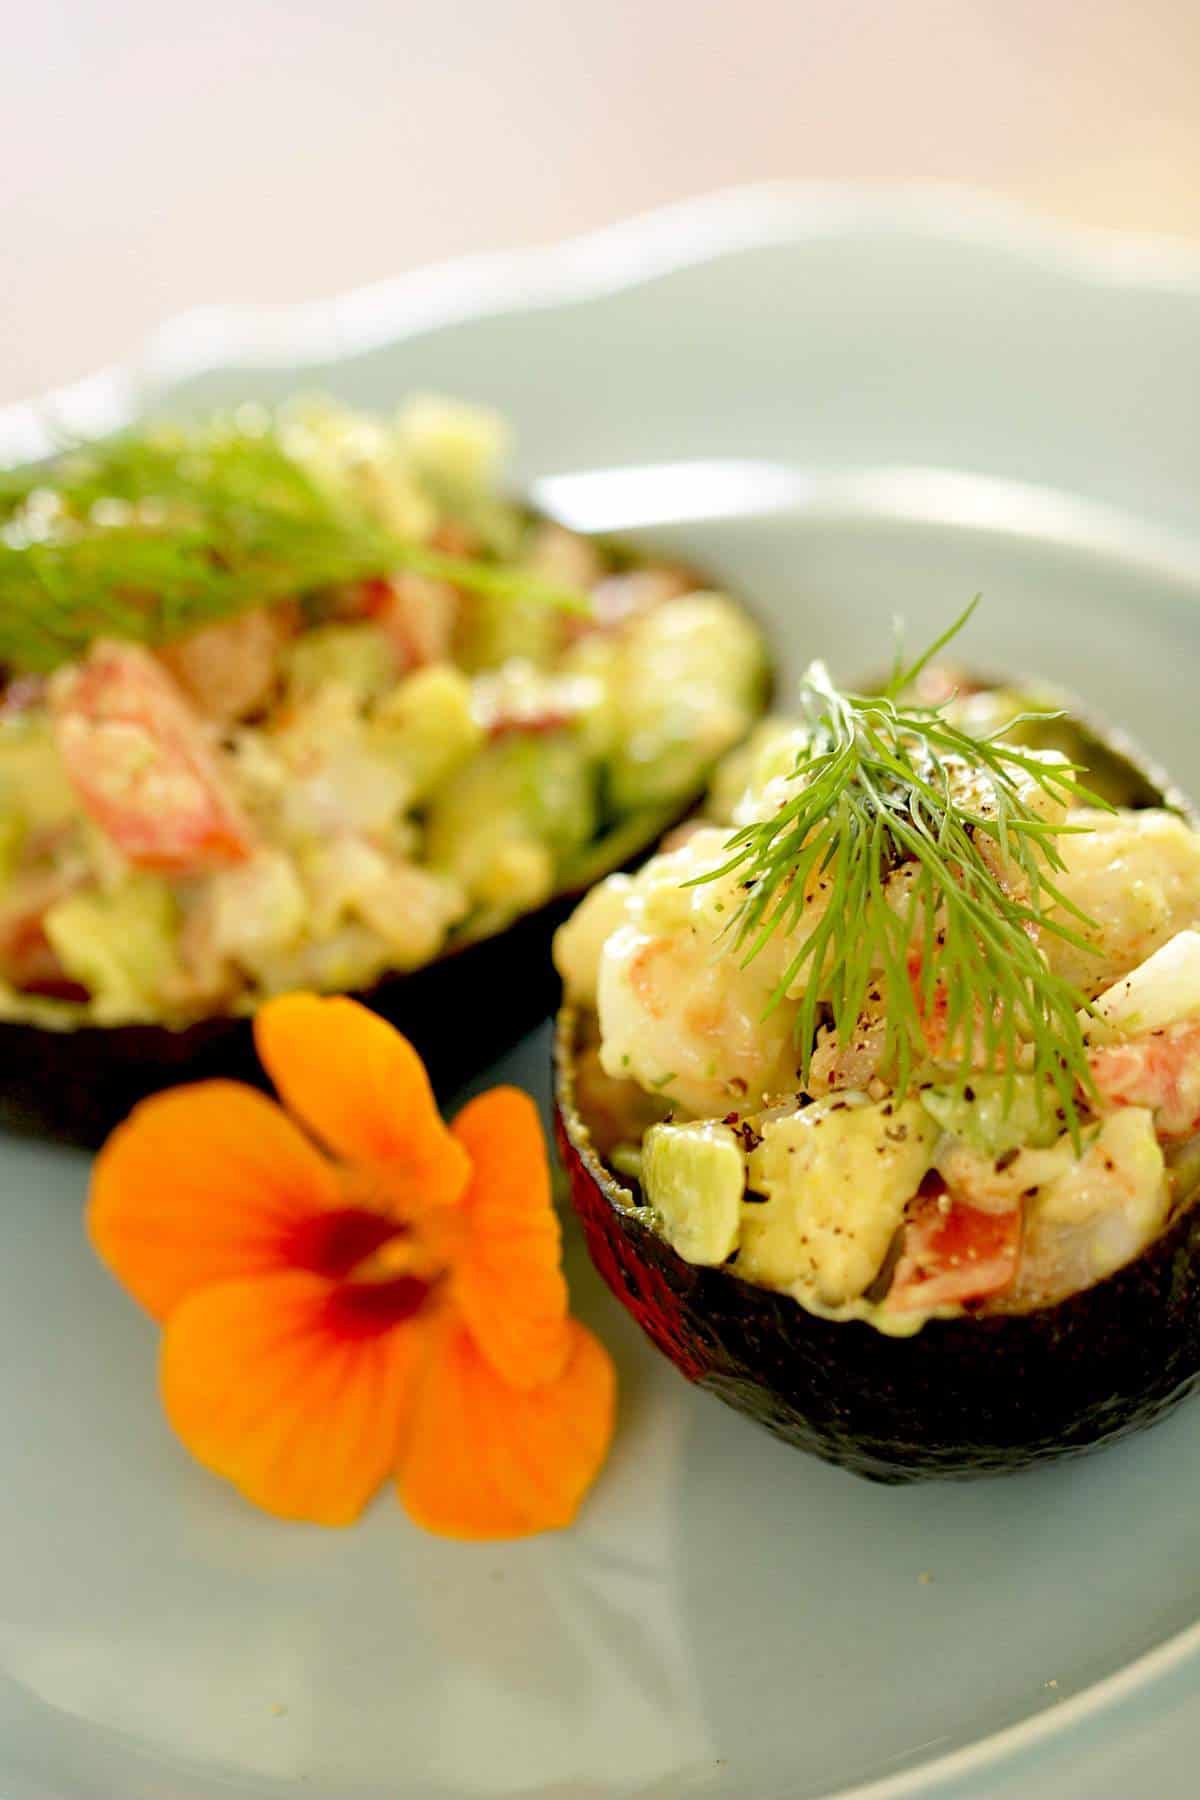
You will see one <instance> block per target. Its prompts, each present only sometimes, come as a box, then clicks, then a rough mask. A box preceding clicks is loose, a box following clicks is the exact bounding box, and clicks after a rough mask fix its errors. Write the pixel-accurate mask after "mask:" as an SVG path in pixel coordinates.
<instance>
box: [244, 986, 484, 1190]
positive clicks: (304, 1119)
mask: <svg viewBox="0 0 1200 1800" xmlns="http://www.w3.org/2000/svg"><path fill="white" fill-rule="evenodd" d="M254 1036H255V1042H256V1043H257V1045H258V1054H259V1056H260V1058H261V1059H262V1063H263V1066H264V1068H265V1069H266V1071H267V1073H268V1075H269V1076H270V1077H271V1080H272V1081H273V1082H274V1083H275V1086H276V1088H277V1089H278V1091H279V1095H280V1098H281V1099H282V1100H283V1102H284V1104H285V1106H287V1107H288V1108H290V1110H291V1111H292V1112H294V1113H295V1114H296V1116H297V1118H298V1119H300V1121H301V1123H302V1124H304V1125H305V1126H307V1128H308V1129H309V1130H310V1131H311V1132H313V1134H314V1135H315V1136H316V1137H318V1138H320V1139H321V1140H322V1142H323V1143H325V1144H327V1145H328V1146H329V1148H330V1149H331V1150H333V1151H335V1152H336V1154H337V1155H338V1156H340V1157H342V1158H343V1159H344V1160H345V1161H346V1162H349V1163H363V1164H368V1165H371V1166H374V1167H383V1168H385V1172H386V1175H387V1186H388V1190H389V1192H391V1193H392V1194H393V1196H394V1197H395V1198H397V1199H399V1200H400V1201H401V1202H402V1203H403V1204H404V1206H405V1208H406V1209H412V1208H419V1207H421V1206H437V1205H445V1204H447V1203H449V1202H453V1201H455V1200H457V1199H458V1198H459V1197H460V1195H461V1194H462V1191H463V1189H464V1188H465V1186H466V1184H467V1177H468V1175H469V1173H470V1166H469V1164H468V1161H467V1157H466V1153H465V1152H464V1150H463V1149H462V1147H461V1145H459V1144H457V1143H456V1142H455V1141H454V1139H453V1138H452V1137H451V1135H450V1133H449V1132H448V1131H447V1130H446V1127H445V1126H444V1125H443V1123H442V1121H441V1118H440V1116H439V1114H438V1110H437V1103H436V1101H435V1100H434V1097H433V1090H432V1088H431V1087H430V1085H429V1077H428V1076H427V1075H426V1073H425V1066H424V1064H423V1063H422V1061H421V1059H420V1057H419V1056H418V1055H417V1053H416V1051H415V1050H414V1049H413V1047H412V1045H411V1044H410V1043H409V1042H408V1039H407V1038H404V1037H402V1036H401V1035H400V1033H399V1032H398V1031H396V1030H395V1029H394V1027H393V1026H391V1025H389V1024H388V1023H387V1021H386V1020H384V1019H381V1018H379V1017H378V1016H377V1015H376V1014H375V1013H373V1012H370V1011H369V1010H368V1009H367V1008H366V1007H365V1006H360V1005H359V1004H358V1002H357V1001H354V1000H346V999H342V998H334V999H321V998H319V997H318V996H317V995H315V994H285V995H283V996H281V997H280V998H279V999H277V1000H268V1002H267V1003H266V1005H265V1006H263V1007H262V1008H261V1009H260V1011H259V1013H258V1016H257V1018H256V1019H255V1022H254Z"/></svg>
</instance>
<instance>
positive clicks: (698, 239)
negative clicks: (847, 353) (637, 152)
mask: <svg viewBox="0 0 1200 1800" xmlns="http://www.w3.org/2000/svg"><path fill="white" fill-rule="evenodd" d="M870 230H875V231H887V232H889V233H891V234H894V235H897V236H909V237H913V238H917V239H919V240H922V241H934V242H941V243H951V244H959V245H962V246H964V247H968V248H974V249H977V250H980V251H983V252H988V253H992V254H995V255H1000V256H1004V257H1008V258H1015V259H1018V260H1020V261H1022V262H1024V263H1025V264H1026V265H1027V266H1028V267H1030V268H1039V269H1042V270H1046V271H1049V272H1051V273H1054V274H1056V275H1058V276H1059V277H1060V278H1062V279H1067V280H1071V281H1074V282H1076V283H1079V284H1082V285H1084V286H1092V287H1104V288H1113V287H1116V288H1119V289H1127V290H1129V291H1130V292H1133V293H1137V292H1151V291H1158V292H1163V291H1170V292H1172V293H1177V294H1180V295H1182V296H1183V297H1184V298H1190V299H1192V300H1194V301H1195V302H1196V304H1197V305H1198V306H1200V247H1197V246H1195V245H1193V244H1190V243H1188V242H1187V241H1184V240H1182V239H1177V238H1171V237H1167V236H1162V235H1150V234H1143V233H1136V232H1124V231H1113V230H1108V229H1104V228H1100V227H1095V226H1090V225H1078V224H1069V223H1066V222H1063V221H1061V220H1058V219H1054V218H1051V217H1048V216H1046V215H1044V214H1042V213H1039V212H1037V211H1034V210H1032V209H1031V208H1029V207H1026V206H1024V205H1022V204H1020V203H1018V202H1015V201H1013V200H1011V199H1006V198H1002V197H1000V196H998V195H996V194H992V193H988V192H985V191H982V190H980V189H976V188H970V187H963V186H959V185H956V184H953V183H890V184H889V183H878V184H875V183H853V182H839V181H768V182H757V183H751V184H749V185H738V186H733V187H726V188H721V189H718V190H717V191H715V192H712V193H707V194H702V195H699V196H697V197H694V198H691V199H686V200H682V201H678V202H675V203H673V204H670V205H666V206H661V207H656V208H653V209H651V210H649V211H646V212H642V213H639V214H637V215H635V216H634V217H632V218H628V219H624V220H621V221H619V222H617V223H616V224H612V225H607V226H603V227H601V228H600V229H598V230H592V231H587V232H584V233H581V234H579V235H577V236H573V237H569V238H564V239H561V240H559V241H557V242H552V243H549V244H545V245H535V246H532V247H526V248H522V249H516V250H501V251H489V252H486V253H484V254H481V255H473V256H471V255H469V256H462V257H455V258H451V259H449V260H447V261H444V262H439V263H433V264H428V265H425V266H422V267H419V268H416V269H412V270H409V271H406V272H405V273H403V274H400V275H397V276H393V277H389V278H387V279H385V280H383V281H379V282H374V283H371V284H369V285H366V286H362V287H357V288H352V289H347V290H345V291H343V292H341V293H336V294H333V295H331V296H328V297H326V298H323V299H317V300H311V301H302V302H298V303H284V304H272V305H244V304H236V305H220V304H217V305H205V306H200V307H195V308H190V309H188V310H186V311H184V312H181V313H179V314H177V315H175V316H174V317H172V318H170V319H168V320H167V321H166V322H165V323H163V324H162V325H160V326H159V327H158V328H157V329H156V330H154V331H153V332H152V333H150V334H149V336H148V337H147V338H146V339H145V340H144V342H143V344H142V347H141V348H140V349H139V350H138V351H136V352H134V353H133V354H132V355H131V356H129V357H128V358H126V359H124V360H122V361H119V362H115V363H112V364H109V365H107V366H106V367H103V368H100V369H98V370H96V371H94V372H93V373H92V374H90V375H86V376H84V377H82V378H81V379H79V380H76V381H73V382H71V383H69V384H66V385H64V386H62V387H58V388H55V389H52V390H50V391H48V392H46V393H44V394H42V395H40V396H38V397H36V398H33V399H30V400H23V401H16V402H13V403H9V404H7V405H4V406H0V468H2V467H6V466H12V465H15V464H18V463H21V462H27V461H34V460H36V459H38V458H40V457H44V456H46V455H48V454H50V453H52V452H53V451H54V450H55V449H56V448H58V447H60V446H61V445H62V443H63V442H64V441H71V440H76V441H78V440H81V439H87V438H89V437H94V436H100V435H103V434H106V433H109V432H112V431H115V430H120V429H121V428H123V427H124V426H126V425H128V424H129V423H131V422H132V421H133V420H134V419H135V418H136V417H137V416H138V415H139V413H141V412H143V411H144V410H145V409H146V408H147V406H150V405H153V404H154V403H155V402H156V401H157V400H158V399H159V398H160V397H162V396H164V395H167V394H169V391H170V390H171V389H172V388H173V387H174V386H176V385H177V384H180V383H182V382H184V381H187V380H190V379H193V378H195V377H197V376H200V375H203V374H206V373H208V372H211V371H214V370H217V369H246V370H254V369H274V370H282V369H287V368H296V369H303V368H305V367H308V366H314V365H317V364H321V363H336V362H338V361H343V360H349V359H350V358H353V357H356V356H359V355H363V354H365V353H367V352H369V351H370V350H372V349H377V348H382V347H384V346H386V345H387V344H389V343H392V342H397V341H400V340H404V339H409V338H416V337H420V336H423V335H424V334H426V333H427V332H432V331H435V330H438V329H441V328H444V327H445V326H447V325H451V324H455V323H464V322H467V321H469V320H473V319H481V318H486V317H489V316H493V315H496V314H501V313H509V312H513V313H517V312H527V311H535V310H540V309H543V308H550V307H553V306H556V305H566V304H571V303H582V302H586V301H588V300H594V299H598V298H600V297H602V296H603V295H605V294H612V293H618V292H622V291H625V290H628V289H633V288H637V287H640V286H642V285H644V284H646V283H648V282H651V281H653V280H654V279H656V278H658V277H660V276H664V275H667V274H669V273H671V272H672V271H674V270H678V269H684V268H688V267H693V266H697V265H700V264H704V263H707V262H712V261H717V260H720V259H722V258H725V257H730V256H734V255H736V254H737V253H738V252H745V251H753V250H757V249H763V248H767V247H769V246H771V245H794V246H800V245H802V244H804V243H805V242H807V241H817V240H822V241H824V240H828V239H830V238H837V237H839V236H843V237H847V238H850V237H852V236H854V235H855V234H857V233H860V232H864V231H870ZM1198 1652H1200V1620H1197V1621H1196V1623H1195V1624H1193V1625H1190V1626H1187V1627H1186V1628H1185V1629H1184V1630H1182V1631H1179V1632H1177V1633H1175V1634H1174V1635H1172V1636H1171V1637H1168V1638H1166V1639H1164V1640H1163V1641H1162V1642H1161V1643H1159V1644H1157V1645H1155V1646H1154V1648H1153V1649H1151V1650H1148V1651H1146V1652H1144V1653H1143V1654H1142V1655H1141V1656H1138V1657H1135V1658H1134V1659H1133V1660H1132V1661H1130V1662H1128V1663H1126V1664H1125V1665H1124V1667H1123V1668H1121V1669H1118V1670H1116V1671H1115V1672H1114V1673H1113V1674H1111V1675H1107V1676H1103V1677H1101V1678H1100V1679H1098V1680H1097V1681H1094V1682H1092V1683H1090V1684H1089V1685H1088V1686H1087V1687H1085V1688H1083V1689H1081V1690H1080V1691H1079V1692H1078V1693H1076V1694H1073V1695H1072V1696H1070V1698H1068V1699H1063V1700H1060V1701H1057V1702H1054V1703H1053V1704H1051V1705H1050V1706H1048V1707H1047V1708H1046V1710H1044V1711H1043V1712H1040V1713H1035V1714H1032V1715H1030V1716H1029V1717H1027V1718H1025V1719H1020V1720H1017V1721H1016V1722H1015V1723H1014V1724H1012V1725H1008V1726H1004V1727H1002V1728H1001V1729H1000V1730H998V1731H994V1732H990V1733H987V1734H986V1735H984V1736H983V1737H980V1738H978V1739H977V1740H976V1741H975V1742H973V1743H970V1744H966V1745H963V1746H962V1747H961V1748H959V1749H957V1750H952V1751H949V1752H946V1753H944V1754H943V1755H940V1756H934V1757H932V1758H929V1759H928V1760H926V1761H923V1762H921V1763H919V1764H916V1765H914V1766H912V1767H910V1768H908V1769H905V1770H902V1771H900V1772H898V1773H897V1774H894V1775H885V1776H881V1777H873V1778H871V1779H870V1780H868V1781H866V1782H864V1783H858V1784H855V1785H854V1786H851V1787H842V1788H838V1789H836V1790H831V1792H830V1793H829V1795H828V1796H827V1800H909V1797H910V1796H917V1795H922V1794H929V1793H932V1792H934V1791H936V1790H938V1789H943V1788H945V1787H946V1786H947V1785H949V1784H951V1783H957V1782H962V1781H963V1780H965V1779H967V1778H970V1777H973V1776H979V1775H981V1774H983V1773H984V1772H985V1771H986V1770H988V1769H990V1768H995V1767H996V1766H997V1765H998V1764H999V1763H1001V1762H1003V1761H1008V1760H1011V1759H1013V1758H1015V1757H1017V1756H1018V1755H1021V1754H1025V1753H1028V1752H1029V1751H1031V1750H1034V1749H1036V1747H1037V1746H1038V1745H1040V1744H1042V1743H1045V1742H1047V1741H1048V1740H1050V1739H1052V1738H1056V1737H1059V1736H1061V1735H1064V1734H1066V1733H1067V1732H1069V1731H1070V1730H1072V1729H1073V1728H1075V1727H1076V1726H1079V1725H1081V1724H1084V1723H1086V1722H1087V1721H1089V1720H1094V1719H1096V1718H1097V1717H1098V1716H1099V1715H1100V1714H1101V1713H1103V1712H1105V1711H1106V1710H1107V1709H1109V1708H1110V1707H1114V1706H1116V1705H1118V1704H1120V1703H1122V1702H1124V1701H1126V1700H1129V1699H1131V1698H1132V1697H1134V1696H1135V1695H1137V1694H1140V1693H1143V1692H1145V1691H1146V1690H1147V1689H1148V1688H1149V1687H1150V1686H1152V1684H1153V1683H1155V1682H1156V1681H1158V1680H1160V1679H1163V1678H1165V1677H1166V1676H1167V1675H1169V1674H1171V1673H1173V1672H1174V1671H1177V1670H1178V1669H1180V1668H1181V1667H1182V1666H1183V1665H1184V1664H1185V1663H1186V1662H1187V1661H1188V1660H1189V1658H1191V1657H1192V1656H1193V1655H1195V1654H1197V1653H1198Z"/></svg>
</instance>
